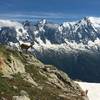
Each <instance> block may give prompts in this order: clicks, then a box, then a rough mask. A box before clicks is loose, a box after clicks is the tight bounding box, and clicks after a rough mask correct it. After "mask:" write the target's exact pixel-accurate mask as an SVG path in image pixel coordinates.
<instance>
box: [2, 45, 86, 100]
mask: <svg viewBox="0 0 100 100" xmlns="http://www.w3.org/2000/svg"><path fill="white" fill-rule="evenodd" d="M0 68H1V70H0V73H1V74H0V99H1V98H5V100H6V99H7V100H85V99H84V98H83V97H82V96H81V92H82V91H83V90H82V89H81V88H80V87H79V85H78V84H76V83H74V82H73V81H72V80H71V79H70V78H69V77H68V75H67V74H65V73H64V72H62V71H60V70H58V69H57V68H56V67H55V66H52V65H44V64H43V63H42V62H40V61H39V60H37V59H36V58H35V57H34V56H32V55H31V54H30V53H28V54H24V53H22V52H18V51H14V50H11V49H8V48H6V47H4V46H1V48H0ZM85 98H87V96H85Z"/></svg>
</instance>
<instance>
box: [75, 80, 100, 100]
mask: <svg viewBox="0 0 100 100" xmlns="http://www.w3.org/2000/svg"><path fill="white" fill-rule="evenodd" d="M76 83H78V84H79V85H80V86H81V88H82V89H83V90H86V89H87V90H88V97H89V100H100V83H86V82H76Z"/></svg>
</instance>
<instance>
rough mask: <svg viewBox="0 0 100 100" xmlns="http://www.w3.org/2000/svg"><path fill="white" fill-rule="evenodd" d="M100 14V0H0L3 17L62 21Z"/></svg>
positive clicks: (0, 14)
mask: <svg viewBox="0 0 100 100" xmlns="http://www.w3.org/2000/svg"><path fill="white" fill-rule="evenodd" d="M86 16H97V17H99V16H100V0H0V18H1V19H17V20H18V19H19V20H25V19H29V20H38V19H41V18H46V19H48V20H51V21H58V22H62V21H65V20H69V21H70V20H77V19H80V18H83V17H86Z"/></svg>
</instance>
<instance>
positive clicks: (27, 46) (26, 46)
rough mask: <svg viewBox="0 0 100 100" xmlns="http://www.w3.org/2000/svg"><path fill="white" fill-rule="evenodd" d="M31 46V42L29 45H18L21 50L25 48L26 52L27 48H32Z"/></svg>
mask: <svg viewBox="0 0 100 100" xmlns="http://www.w3.org/2000/svg"><path fill="white" fill-rule="evenodd" d="M32 46H33V45H32V44H31V45H27V44H21V45H20V47H21V49H22V50H23V49H25V50H26V52H27V51H28V49H29V48H32Z"/></svg>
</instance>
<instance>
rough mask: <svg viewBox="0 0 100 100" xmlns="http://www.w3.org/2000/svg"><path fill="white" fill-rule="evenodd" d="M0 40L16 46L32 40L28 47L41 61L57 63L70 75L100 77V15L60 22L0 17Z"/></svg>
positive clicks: (81, 77)
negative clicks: (33, 21) (31, 46)
mask: <svg viewBox="0 0 100 100" xmlns="http://www.w3.org/2000/svg"><path fill="white" fill-rule="evenodd" d="M0 43H2V44H7V45H10V46H12V47H17V48H19V49H20V45H21V44H22V43H27V44H29V45H30V44H33V48H32V49H30V50H31V51H32V52H33V54H35V55H36V56H37V58H39V59H40V60H41V61H43V62H44V63H48V64H54V65H57V66H59V67H60V68H61V69H63V70H64V71H65V72H68V73H69V75H71V77H72V78H76V77H77V78H79V79H82V80H89V81H100V79H99V77H100V75H99V73H100V67H99V66H100V61H99V59H100V18H97V17H85V18H83V19H81V20H79V21H75V22H64V23H62V24H55V23H51V22H48V21H47V20H46V19H42V20H40V21H38V22H37V23H32V22H30V21H24V22H16V21H11V20H0ZM88 74H89V75H88ZM81 75H83V76H81Z"/></svg>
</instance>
